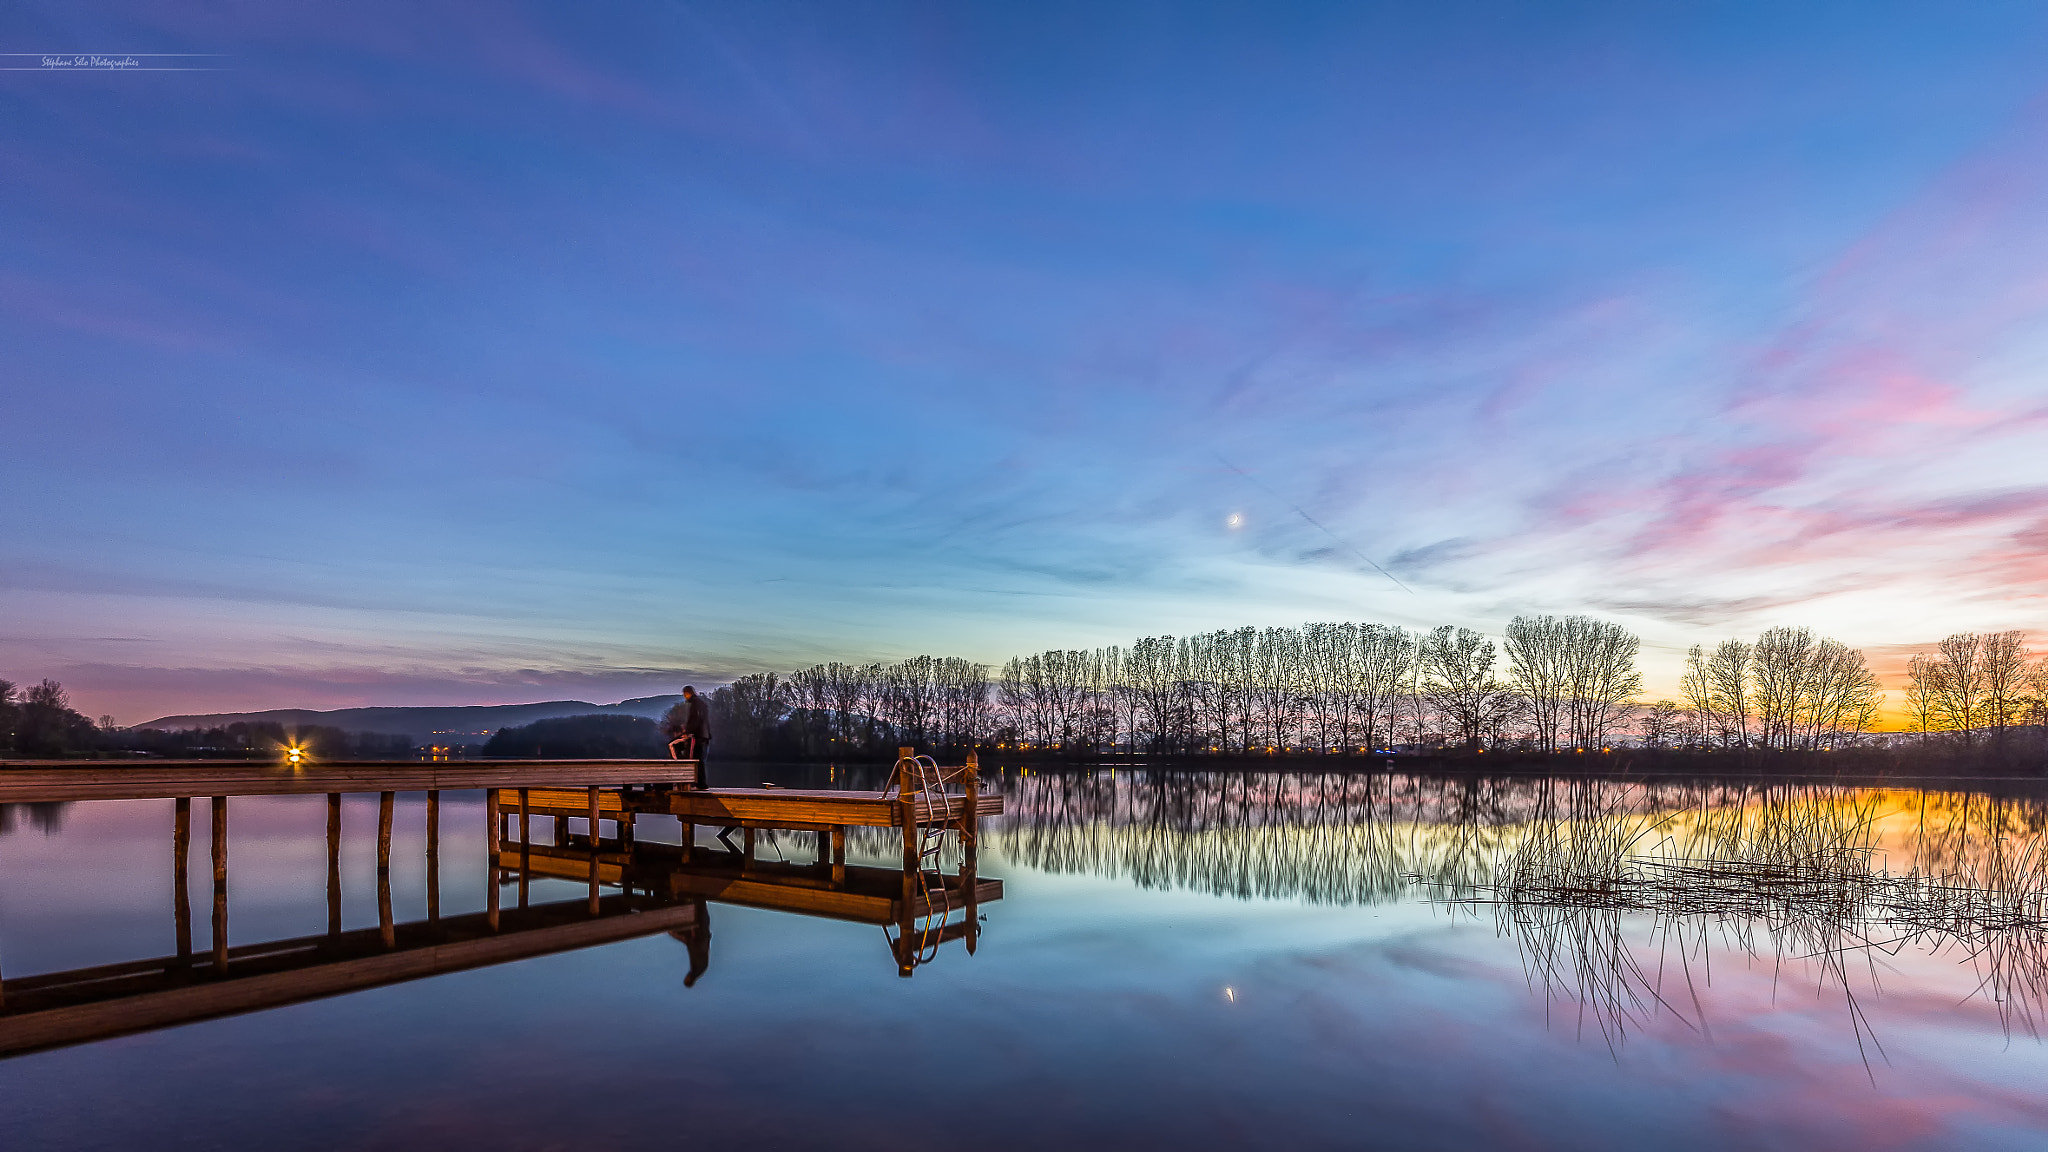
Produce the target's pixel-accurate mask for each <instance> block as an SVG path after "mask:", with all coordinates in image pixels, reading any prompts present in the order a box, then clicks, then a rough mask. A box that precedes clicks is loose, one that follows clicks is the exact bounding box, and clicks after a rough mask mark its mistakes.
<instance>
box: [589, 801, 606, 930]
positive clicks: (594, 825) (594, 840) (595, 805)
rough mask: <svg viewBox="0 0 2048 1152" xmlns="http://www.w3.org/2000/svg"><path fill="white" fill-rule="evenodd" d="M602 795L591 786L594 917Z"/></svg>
mask: <svg viewBox="0 0 2048 1152" xmlns="http://www.w3.org/2000/svg"><path fill="white" fill-rule="evenodd" d="M602 794H603V793H602V791H601V790H600V789H599V788H598V787H597V786H596V785H592V786H591V789H590V914H591V915H592V916H595V915H597V875H598V851H597V848H598V839H597V822H598V813H599V811H601V809H599V807H598V798H599V797H600V796H601V795H602Z"/></svg>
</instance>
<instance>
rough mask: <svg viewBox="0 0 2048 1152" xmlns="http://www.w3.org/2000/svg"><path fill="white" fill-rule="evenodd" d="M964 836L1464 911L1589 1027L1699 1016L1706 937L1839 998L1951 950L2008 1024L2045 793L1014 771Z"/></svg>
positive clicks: (2043, 850)
mask: <svg viewBox="0 0 2048 1152" xmlns="http://www.w3.org/2000/svg"><path fill="white" fill-rule="evenodd" d="M1001 787H1002V788H1003V791H1004V794H1005V802H1006V805H1007V807H1006V811H1005V814H1004V816H1003V817H1002V818H1001V819H1000V820H999V821H995V822H992V823H993V826H992V827H991V828H990V829H989V830H988V831H987V833H986V834H985V842H986V843H987V844H989V845H990V846H991V847H994V848H997V849H999V850H1001V851H1003V852H1004V853H1006V854H1007V855H1009V856H1011V857H1012V858H1014V859H1016V860H1018V861H1020V862H1022V863H1024V864H1027V865H1029V866H1031V867H1034V868H1038V869H1041V870H1044V871H1049V872H1060V873H1089V874H1094V875H1101V876H1113V877H1115V876H1120V877H1128V878H1129V879H1131V880H1132V881H1133V882H1135V883H1136V884H1138V885H1140V886H1142V887H1146V888H1183V889H1191V890H1196V891H1202V892H1209V893H1214V894H1217V895H1223V896H1231V897H1237V898H1253V897H1261V898H1284V899H1295V900H1301V901H1305V902H1308V903H1322V904H1367V903H1388V902H1393V901H1398V900H1406V899H1412V898H1414V897H1416V896H1417V895H1420V896H1422V897H1423V898H1425V899H1427V900H1429V901H1431V902H1432V903H1434V904H1435V905H1437V906H1438V907H1440V908H1443V909H1445V910H1448V911H1451V912H1454V913H1458V914H1471V915H1476V916H1482V917H1484V916H1485V915H1487V914H1488V913H1489V912H1490V913H1491V916H1492V919H1493V921H1494V924H1495V926H1496V928H1497V929H1498V930H1499V931H1500V932H1501V933H1502V934H1504V935H1506V936H1509V937H1511V938H1512V939H1513V940H1514V941H1515V942H1516V945H1517V947H1518V949H1519V950H1520V953H1521V955H1522V958H1523V962H1524V965H1525V967H1526V969H1527V971H1528V973H1529V977H1530V980H1531V983H1532V985H1537V986H1540V988H1541V991H1542V994H1543V995H1544V996H1545V998H1546V1002H1547V1003H1552V1004H1563V1005H1570V1006H1572V1008H1573V1009H1574V1010H1575V1012H1576V1014H1577V1017H1578V1022H1579V1025H1580V1026H1581V1027H1582V1028H1583V1027H1585V1026H1586V1025H1589V1024H1590V1025H1592V1026H1593V1027H1594V1028H1596V1029H1597V1030H1598V1031H1599V1032H1600V1034H1601V1035H1602V1037H1603V1038H1604V1039H1605V1040H1606V1041H1607V1042H1608V1043H1609V1044H1610V1045H1619V1044H1621V1043H1622V1042H1623V1041H1624V1040H1625V1039H1626V1038H1627V1036H1628V1034H1629V1032H1630V1031H1631V1030H1635V1029H1638V1028H1640V1027H1642V1026H1643V1025H1644V1024H1646V1023H1648V1021H1649V1020H1650V1018H1651V1017H1654V1016H1664V1017H1667V1018H1671V1019H1675V1020H1678V1021H1682V1022H1683V1023H1684V1024H1685V1025H1686V1026H1688V1027H1691V1028H1694V1029H1696V1030H1698V1031H1700V1032H1702V1033H1705V1032H1706V1031H1708V1027H1709V1026H1708V1021H1707V1019H1706V1016H1705V1013H1704V1010H1703V1007H1702V1003H1701V996H1700V992H1701V989H1702V988H1703V987H1704V986H1705V984H1706V983H1707V976H1708V973H1709V971H1710V967H1711V966H1710V964H1709V963H1708V956H1709V951H1708V950H1709V948H1710V947H1719V948H1722V949H1732V950H1734V951H1735V952H1736V953H1737V954H1738V955H1740V956H1742V957H1744V958H1746V959H1748V960H1750V961H1756V962H1760V963H1762V964H1766V965H1769V970H1770V971H1772V972H1774V973H1776V974H1778V975H1779V976H1780V977H1783V976H1785V975H1787V974H1791V973H1802V974H1803V976H1804V977H1810V978H1811V979H1812V980H1814V981H1815V982H1817V984H1818V986H1819V987H1820V988H1821V989H1823V990H1826V989H1830V988H1832V989H1835V990H1838V991H1839V993H1840V994H1841V995H1842V997H1843V1002H1844V1004H1845V1006H1846V1010H1847V1012H1848V1015H1849V1020H1850V1024H1851V1027H1852V1029H1853V1030H1854V1032H1855V1036H1856V1040H1857V1043H1858V1046H1859V1047H1860V1048H1862V1049H1863V1050H1864V1053H1865V1058H1866V1060H1868V1058H1869V1057H1870V1055H1872V1054H1873V1053H1875V1054H1876V1055H1878V1056H1880V1057H1882V1048H1881V1046H1879V1045H1877V1044H1876V1042H1875V1037H1874V1035H1873V1034H1872V1032H1871V1029H1870V1024H1869V1021H1868V1019H1867V1018H1866V1017H1865V1015H1864V1010H1863V1006H1862V1003H1861V1002H1860V1001H1859V995H1860V996H1868V995H1869V994H1870V992H1871V990H1874V989H1875V988H1877V987H1878V983H1877V981H1878V976H1879V970H1880V968H1881V966H1882V964H1883V962H1884V961H1885V960H1886V959H1887V958H1889V957H1891V956H1895V955H1898V954H1900V953H1901V952H1904V951H1905V950H1908V949H1913V950H1917V951H1919V952H1921V953H1923V954H1926V955H1929V956H1936V957H1948V958H1952V959H1954V960H1955V961H1956V962H1957V963H1961V964H1967V965H1971V966H1972V967H1973V969H1974V971H1975V973H1976V976H1977V978H1978V984H1977V988H1976V991H1977V993H1978V994H1979V995H1982V996H1983V997H1985V998H1986V999H1987V1000H1988V1001H1989V1002H1991V1003H1992V1004H1994V1005H1995V1006H1996V1009H1997V1011H1998V1013H1999V1017H2000V1019H2001V1021H2002V1022H2003V1023H2004V1026H2005V1027H2006V1028H2007V1030H2008V1031H2009V1032H2010V1031H2011V1030H2012V1029H2014V1028H2018V1029H2020V1030H2021V1031H2023V1032H2025V1033H2027V1034H2030V1035H2038V1034H2039V1031H2040V1028H2039V1025H2040V1018H2041V1015H2042V1012H2043V1010H2044V1007H2048V844H2044V836H2043V830H2044V828H2048V803H2044V800H2043V798H2042V795H2040V794H2034V793H2031V792H2028V793H2023V794H2021V795H2017V796H1988V795H1984V794H1981V793H1963V792H1934V791H1923V790H1920V789H1910V788H1906V789H1898V788H1894V789H1884V788H1856V787H1838V786H1828V785H1814V784H1787V783H1776V782H1740V781H1732V782H1731V781H1714V782H1621V781H1600V780H1587V779H1582V778H1572V779H1559V778H1535V777H1500V778H1486V777H1470V776H1466V777H1450V776H1420V775H1391V774H1362V773H1313V772H1198V773H1180V772H1175V773H1164V772H1146V771H1142V770H1141V771H1132V770H1128V769H1125V770H1119V771H1115V772H1111V771H1109V770H1101V771H1096V772H1064V773H1052V774H1044V773H1034V774H1030V775H1024V774H1021V773H1011V774H1007V775H1005V776H1004V778H1003V779H1002V781H1001Z"/></svg>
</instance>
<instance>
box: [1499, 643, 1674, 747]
mask: <svg viewBox="0 0 2048 1152" xmlns="http://www.w3.org/2000/svg"><path fill="white" fill-rule="evenodd" d="M1641 647H1642V642H1641V641H1640V640H1638V639H1637V638H1636V637H1635V636H1634V635H1633V634H1631V633H1629V632H1628V631H1627V630H1625V629H1623V628H1622V627H1621V626H1620V625H1618V624H1611V623H1608V622H1607V621H1604V620H1595V619H1593V618H1592V617H1590V616H1566V617H1557V616H1517V617H1515V618H1514V620H1513V621H1512V622H1510V623H1509V624H1508V628H1507V650H1508V674H1509V678H1510V680H1511V682H1512V683H1513V684H1514V686H1515V688H1516V690H1517V691H1519V692H1520V694H1521V696H1522V698H1523V699H1524V700H1525V701H1526V702H1527V704H1526V706H1527V708H1528V717H1529V720H1530V722H1531V724H1532V726H1533V728H1534V736H1535V739H1536V744H1537V746H1538V747H1539V748H1541V749H1542V750H1544V751H1546V752H1554V751H1556V750H1557V749H1558V747H1559V745H1558V740H1559V737H1560V736H1562V737H1564V738H1566V739H1569V740H1570V741H1571V742H1572V744H1573V745H1574V746H1576V747H1580V748H1597V747H1599V746H1600V745H1601V744H1603V743H1604V742H1605V741H1606V739H1607V733H1608V732H1610V731H1612V730H1613V729H1614V728H1615V727H1616V726H1617V725H1618V724H1619V723H1620V721H1621V720H1622V718H1623V717H1624V716H1625V715H1626V713H1627V709H1628V702H1629V700H1630V699H1631V698H1633V697H1634V696H1635V694H1636V693H1637V692H1639V691H1641V690H1642V686H1643V677H1642V674H1641V673H1639V672H1637V671H1636V667H1635V661H1636V653H1637V652H1638V651H1639V650H1640V648H1641Z"/></svg>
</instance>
